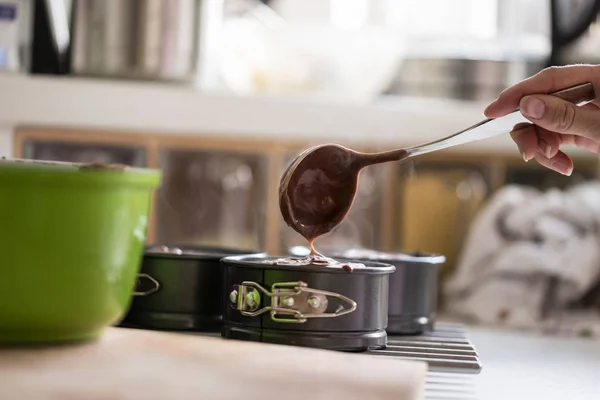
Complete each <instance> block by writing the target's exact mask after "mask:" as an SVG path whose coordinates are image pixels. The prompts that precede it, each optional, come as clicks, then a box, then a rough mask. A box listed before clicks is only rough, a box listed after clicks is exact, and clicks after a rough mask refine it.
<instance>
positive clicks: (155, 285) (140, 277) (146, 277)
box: [132, 273, 160, 296]
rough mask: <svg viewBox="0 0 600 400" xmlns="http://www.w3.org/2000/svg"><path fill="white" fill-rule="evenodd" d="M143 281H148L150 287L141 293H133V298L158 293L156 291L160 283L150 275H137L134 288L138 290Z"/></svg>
mask: <svg viewBox="0 0 600 400" xmlns="http://www.w3.org/2000/svg"><path fill="white" fill-rule="evenodd" d="M143 279H148V280H149V281H150V282H151V283H152V287H151V288H149V289H148V290H145V291H143V292H138V291H135V292H133V293H132V294H133V295H134V296H148V295H150V294H152V293H155V292H158V290H159V289H160V283H159V282H158V281H157V280H156V279H154V278H153V277H151V276H150V275H148V274H144V273H142V274H138V277H137V281H136V282H135V286H136V288H139V287H140V286H141V285H140V283H141V282H142V280H143Z"/></svg>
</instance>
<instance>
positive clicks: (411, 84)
mask: <svg viewBox="0 0 600 400" xmlns="http://www.w3.org/2000/svg"><path fill="white" fill-rule="evenodd" d="M544 63H545V58H541V57H540V59H537V60H486V59H470V58H467V57H465V58H462V57H452V58H444V57H414V58H407V59H405V60H404V61H403V64H402V68H401V69H400V71H399V73H398V74H397V76H396V78H395V80H394V82H393V83H392V85H391V86H390V87H389V89H388V91H387V93H388V94H399V95H404V96H417V97H433V98H451V99H461V100H473V101H488V100H490V99H494V98H495V97H496V96H498V93H500V92H501V91H502V90H504V89H505V88H506V87H508V86H510V85H511V84H513V83H516V82H518V81H520V80H522V79H525V78H527V77H529V76H531V75H533V74H535V73H536V72H538V71H539V70H540V69H542V68H543V67H544Z"/></svg>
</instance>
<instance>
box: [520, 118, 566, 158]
mask: <svg viewBox="0 0 600 400" xmlns="http://www.w3.org/2000/svg"><path fill="white" fill-rule="evenodd" d="M510 136H511V137H512V139H513V140H514V141H515V143H516V144H517V147H518V148H519V152H520V153H521V155H522V156H523V160H525V161H529V160H531V159H533V158H534V157H535V154H536V153H537V152H540V153H541V154H543V155H544V156H545V157H546V158H552V157H554V156H555V155H556V154H557V153H558V151H559V149H560V145H561V144H562V139H561V137H560V135H558V134H557V133H556V132H551V131H548V130H546V129H543V128H540V127H538V126H535V125H527V126H525V127H522V128H521V129H518V130H515V131H513V132H511V133H510Z"/></svg>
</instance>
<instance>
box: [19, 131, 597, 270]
mask: <svg viewBox="0 0 600 400" xmlns="http://www.w3.org/2000/svg"><path fill="white" fill-rule="evenodd" d="M13 144H14V148H13V154H14V155H15V156H17V157H27V158H35V159H49V160H61V161H79V162H103V163H120V164H127V165H132V166H136V167H149V168H160V169H161V170H162V172H163V181H162V185H161V187H160V189H159V190H157V191H156V192H155V194H154V198H153V204H152V211H151V215H150V224H149V231H148V241H149V242H159V243H163V244H167V245H172V244H185V243H187V244H204V245H219V246H227V247H242V248H248V249H258V250H265V251H267V252H269V253H271V254H282V253H284V252H286V250H287V249H288V248H289V247H291V246H294V245H305V241H304V239H303V238H301V237H300V236H299V235H298V234H296V233H295V232H294V231H292V230H291V229H290V228H288V227H287V226H286V225H285V223H284V221H283V218H282V217H281V214H280V211H279V204H278V186H279V180H280V178H281V174H282V173H283V171H284V169H285V167H286V166H287V164H288V163H289V162H290V161H291V159H292V158H293V157H294V156H295V155H296V154H297V153H298V152H299V151H301V150H303V149H305V148H306V147H309V144H307V143H299V142H298V143H291V142H289V141H286V140H282V141H261V140H241V139H237V138H221V137H219V136H218V135H213V136H210V135H205V136H193V135H175V134H147V133H143V132H142V133H130V132H127V133H126V132H99V131H92V130H82V129H78V130H75V129H61V128H55V127H35V128H32V127H20V128H18V129H17V130H16V134H15V137H14V140H13ZM313 144H314V143H313ZM350 147H352V148H354V149H356V150H359V151H375V150H377V149H372V148H366V147H364V148H361V147H360V146H356V145H351V146H350ZM575 164H576V169H575V173H574V175H573V177H570V178H566V177H562V176H560V175H558V174H556V173H554V172H552V171H549V170H546V169H544V168H541V167H539V166H536V165H535V163H528V164H525V163H523V161H522V160H520V159H519V158H518V156H516V155H514V156H513V155H511V156H502V155H494V154H472V153H470V154H461V153H458V152H453V151H443V152H439V153H432V154H427V155H423V156H421V157H418V158H415V159H411V160H408V161H407V162H405V163H400V164H387V165H378V166H373V167H369V168H367V169H365V170H363V172H362V173H361V176H360V180H359V186H358V194H357V197H356V200H355V203H354V206H353V208H352V209H351V211H350V214H349V215H348V217H347V220H346V221H345V222H344V223H342V224H341V225H340V226H339V227H338V228H337V229H336V230H335V231H334V232H332V233H330V234H329V235H326V236H324V237H322V238H320V239H318V241H317V248H318V247H337V246H344V247H358V246H360V247H370V248H374V249H394V250H401V249H402V250H422V251H427V252H435V253H440V254H444V255H445V256H446V257H447V263H446V265H445V267H444V270H443V271H442V273H443V274H444V275H445V274H447V273H449V272H450V271H451V270H452V268H453V267H454V266H455V265H456V262H457V259H458V256H459V254H460V250H461V247H462V244H463V240H464V238H465V235H466V233H467V231H468V229H469V226H470V224H471V222H472V221H473V219H474V218H475V216H476V214H477V212H478V210H479V209H480V208H481V206H482V205H483V204H484V202H485V200H486V198H487V197H488V196H489V195H490V194H491V193H493V191H495V190H496V189H497V188H499V187H501V186H502V185H504V184H507V183H515V184H527V185H533V186H536V187H538V188H540V189H546V188H548V187H565V186H566V185H568V184H572V183H575V182H579V181H582V180H587V179H597V177H598V160H597V158H596V157H595V156H593V155H589V157H583V158H581V159H577V160H575Z"/></svg>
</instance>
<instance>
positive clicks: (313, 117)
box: [0, 75, 516, 154]
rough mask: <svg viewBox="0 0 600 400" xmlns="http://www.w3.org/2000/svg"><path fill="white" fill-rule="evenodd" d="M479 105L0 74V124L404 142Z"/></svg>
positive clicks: (470, 119) (453, 125)
mask: <svg viewBox="0 0 600 400" xmlns="http://www.w3.org/2000/svg"><path fill="white" fill-rule="evenodd" d="M484 107H485V103H481V102H467V101H458V100H442V99H424V98H413V97H389V98H384V99H383V100H381V101H378V102H376V103H374V104H369V105H366V104H353V103H346V102H342V101H340V100H337V101H334V100H331V99H323V98H312V97H311V98H309V97H302V96H262V95H261V96H246V97H242V96H234V95H208V94H203V93H201V92H200V91H198V90H194V89H193V88H190V87H184V86H173V85H167V84H163V83H153V82H131V81H114V80H99V79H87V78H73V77H42V76H26V75H0V126H3V127H9V128H12V127H16V126H28V125H30V126H31V125H32V126H52V127H67V128H85V129H101V130H108V131H117V132H121V133H122V132H123V131H129V132H131V133H140V134H148V133H160V134H168V135H173V136H188V135H194V136H207V137H215V136H217V137H219V138H226V137H228V138H245V139H250V140H254V139H268V140H272V139H277V140H280V141H284V142H289V141H294V142H302V143H307V142H308V143H321V142H323V141H327V142H338V143H343V144H348V145H350V144H358V145H360V144H368V145H376V146H408V145H413V144H418V143H422V142H424V141H428V140H433V139H436V138H439V137H440V136H443V135H446V134H448V133H451V132H454V131H458V130H460V129H464V127H466V126H469V125H471V124H474V123H476V122H477V121H479V120H481V119H482V118H483V116H482V111H483V109H484ZM453 150H455V149H449V150H446V152H452V151H453ZM460 151H461V152H465V151H483V152H486V153H490V152H493V153H505V154H506V153H510V154H514V152H515V151H516V148H515V146H514V144H513V143H512V141H511V140H510V138H509V137H508V135H506V136H500V137H496V138H492V139H488V140H485V141H480V142H477V143H472V144H468V145H464V146H460Z"/></svg>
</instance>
